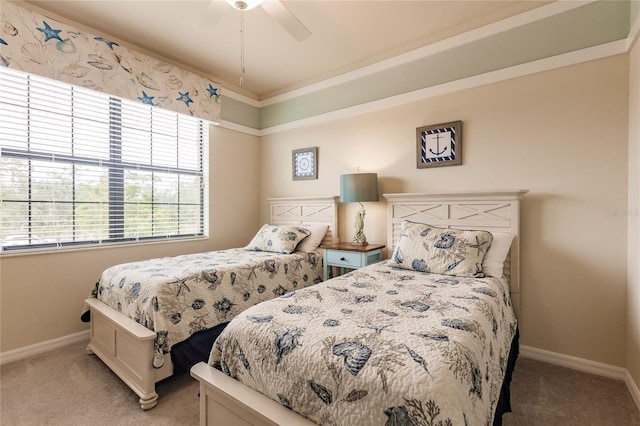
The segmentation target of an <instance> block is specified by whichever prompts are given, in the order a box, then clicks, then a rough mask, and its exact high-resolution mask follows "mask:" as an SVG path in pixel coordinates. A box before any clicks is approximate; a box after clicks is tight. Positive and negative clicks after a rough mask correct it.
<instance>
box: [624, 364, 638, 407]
mask: <svg viewBox="0 0 640 426" xmlns="http://www.w3.org/2000/svg"><path fill="white" fill-rule="evenodd" d="M624 382H625V383H626V384H627V389H629V393H630V394H631V398H633V402H635V403H636V407H638V411H640V389H638V385H637V384H636V382H634V381H633V377H631V374H629V370H627V372H626V373H625V375H624Z"/></svg>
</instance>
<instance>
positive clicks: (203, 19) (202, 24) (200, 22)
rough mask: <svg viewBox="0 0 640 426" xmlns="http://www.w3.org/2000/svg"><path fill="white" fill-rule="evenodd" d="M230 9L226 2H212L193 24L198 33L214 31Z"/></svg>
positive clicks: (217, 0) (214, 0)
mask: <svg viewBox="0 0 640 426" xmlns="http://www.w3.org/2000/svg"><path fill="white" fill-rule="evenodd" d="M228 9H229V5H228V4H227V3H225V2H224V1H220V0H211V1H210V2H209V4H208V5H207V8H206V9H205V10H204V11H203V12H202V14H201V15H200V17H199V18H198V19H197V20H196V23H195V24H193V29H194V30H196V31H213V29H214V28H215V26H216V24H217V23H218V21H219V20H220V18H221V17H222V14H223V13H224V12H226V11H227V10H228Z"/></svg>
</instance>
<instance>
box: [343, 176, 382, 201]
mask: <svg viewBox="0 0 640 426" xmlns="http://www.w3.org/2000/svg"><path fill="white" fill-rule="evenodd" d="M362 201H378V175H377V174H376V173H355V174H351V175H342V176H340V202H341V203H350V202H362Z"/></svg>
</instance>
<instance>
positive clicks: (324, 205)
mask: <svg viewBox="0 0 640 426" xmlns="http://www.w3.org/2000/svg"><path fill="white" fill-rule="evenodd" d="M267 201H268V202H269V217H270V223H272V224H274V225H285V224H290V225H303V224H306V225H313V224H325V225H328V226H329V229H328V230H327V234H326V235H325V237H324V240H323V241H322V244H335V243H337V242H338V197H337V196H321V197H288V198H267Z"/></svg>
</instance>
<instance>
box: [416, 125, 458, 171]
mask: <svg viewBox="0 0 640 426" xmlns="http://www.w3.org/2000/svg"><path fill="white" fill-rule="evenodd" d="M416 159H417V165H418V168H419V169H425V168H427V167H442V166H457V165H460V164H462V121H452V122H450V123H442V124H434V125H432V126H424V127H418V128H417V129H416Z"/></svg>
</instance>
